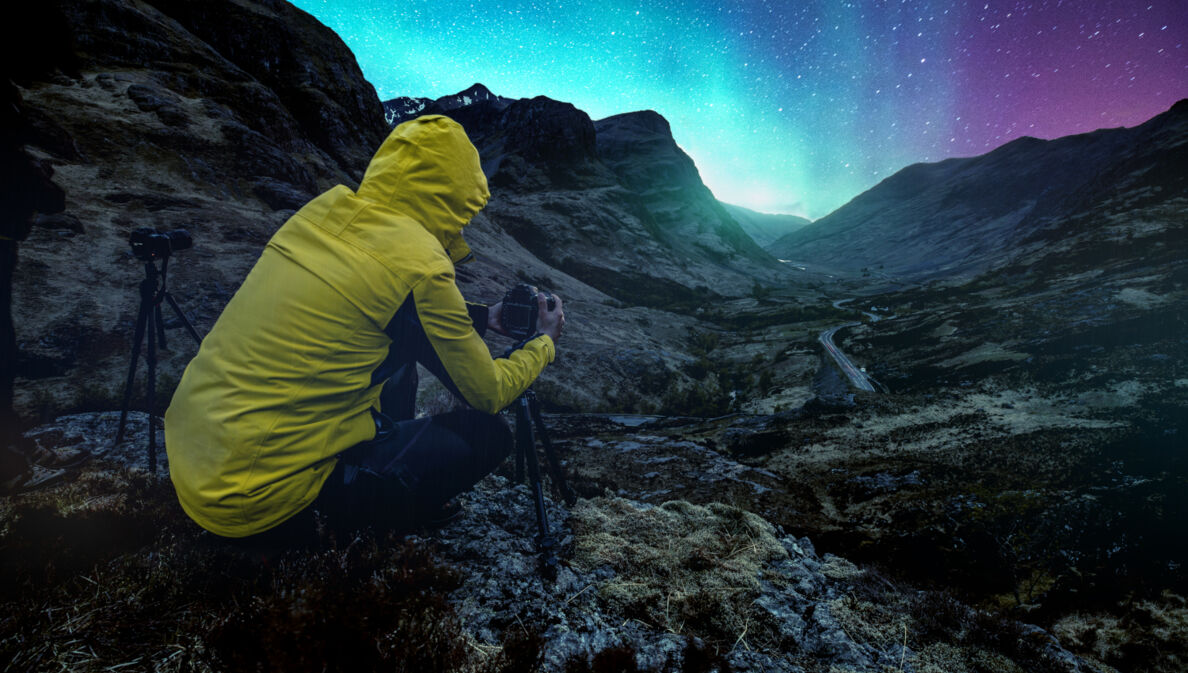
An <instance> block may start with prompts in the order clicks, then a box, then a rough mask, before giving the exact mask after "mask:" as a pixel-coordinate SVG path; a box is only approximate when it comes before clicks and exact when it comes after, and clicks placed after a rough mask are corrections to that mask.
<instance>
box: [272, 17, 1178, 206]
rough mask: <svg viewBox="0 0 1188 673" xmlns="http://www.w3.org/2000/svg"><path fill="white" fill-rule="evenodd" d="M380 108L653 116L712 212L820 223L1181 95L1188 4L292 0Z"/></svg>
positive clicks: (1120, 122) (1131, 118)
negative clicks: (870, 195)
mask: <svg viewBox="0 0 1188 673" xmlns="http://www.w3.org/2000/svg"><path fill="white" fill-rule="evenodd" d="M292 2H293V4H295V5H297V6H298V7H300V8H301V9H304V10H305V11H307V12H309V13H311V14H313V15H314V16H315V17H317V18H318V19H319V20H321V21H322V22H323V23H325V24H326V25H327V26H329V27H330V28H332V29H334V31H335V32H337V33H338V34H339V36H341V37H342V39H343V40H344V41H345V42H346V43H347V45H348V46H349V47H350V48H351V49H352V51H354V53H355V56H356V58H357V59H358V61H359V65H360V67H361V68H362V69H363V73H364V75H365V76H366V77H367V79H368V80H369V81H371V83H372V84H374V85H375V88H376V90H377V92H378V93H379V95H380V98H381V99H382V100H387V99H389V98H394V97H397V96H419V97H429V98H437V97H439V96H444V95H448V94H453V93H457V92H459V91H461V90H463V89H465V88H467V87H469V86H470V85H471V84H473V83H475V82H481V83H482V84H484V85H486V86H487V87H488V88H489V89H491V91H492V92H494V93H496V94H498V95H501V96H505V97H509V98H524V97H532V96H538V95H545V96H549V97H550V98H554V99H557V100H562V101H566V102H569V103H573V104H574V105H575V106H577V107H578V108H579V109H582V110H584V111H585V112H587V113H588V114H589V115H590V117H591V118H592V119H596V120H597V119H601V118H603V117H607V116H610V115H613V114H619V113H622V112H630V111H633V110H642V109H652V110H656V111H657V112H659V113H660V114H662V115H664V117H666V118H667V119H668V121H669V123H670V124H671V126H672V131H673V136H674V137H675V139H676V142H677V144H678V145H680V146H681V148H682V149H684V150H685V152H687V153H688V154H689V155H690V156H691V157H692V158H693V160H694V161H695V162H696V164H697V168H698V170H699V171H700V173H701V176H702V179H703V180H704V181H705V183H706V185H708V186H709V188H710V189H711V190H712V191H713V192H714V195H715V196H716V197H717V198H718V199H720V200H722V201H726V202H728V203H735V204H739V205H743V206H746V207H749V208H753V209H755V210H760V211H764V212H773V213H790V214H795V215H801V216H804V217H809V218H811V219H816V218H819V217H822V216H824V215H827V214H828V213H829V212H831V211H833V210H834V209H836V208H837V207H839V206H841V205H844V204H845V203H846V202H847V201H849V200H850V199H851V198H853V197H854V196H856V195H858V194H859V193H861V192H862V191H864V190H866V189H869V188H870V187H872V186H874V185H875V184H877V183H878V182H879V181H880V180H882V179H883V178H886V177H888V176H889V175H891V174H893V173H894V172H896V171H897V170H899V169H901V168H903V167H904V166H907V165H909V164H912V163H916V162H920V161H939V160H941V159H944V158H947V157H953V156H973V155H977V154H983V153H985V152H988V151H990V150H992V149H994V148H995V147H998V146H999V145H1002V144H1003V143H1005V142H1007V141H1010V140H1012V139H1014V138H1017V137H1019V136H1022V135H1030V136H1035V137H1039V138H1055V137H1058V136H1062V135H1068V134H1073V133H1082V132H1087V131H1092V130H1094V129H1098V128H1105V127H1117V126H1134V125H1136V124H1140V123H1142V122H1144V121H1146V120H1147V119H1149V118H1151V117H1153V116H1155V115H1156V114H1159V113H1160V112H1163V111H1165V110H1167V109H1168V108H1169V107H1171V105H1172V104H1173V103H1175V102H1176V101H1177V100H1179V99H1181V98H1186V97H1188V48H1185V46H1184V42H1185V41H1186V40H1188V0H1138V1H1130V2H1120V1H1112V0H1076V1H1073V0H1063V1H1059V0H1051V1H1047V2H1044V1H1040V2H1024V1H1019V0H1012V1H1003V0H991V1H986V0H979V1H971V2H958V3H953V2H940V1H933V0H918V1H907V0H905V1H903V2H899V1H894V0H861V1H857V2H838V1H829V0H797V1H792V0H785V1H783V2H770V1H758V0H743V1H741V2H729V1H722V2H709V1H708V0H651V1H644V0H634V1H631V2H627V1H624V0H538V1H535V2H533V1H530V0H470V1H465V2H457V1H454V0H432V1H428V0H400V1H399V2H396V1H395V0H292Z"/></svg>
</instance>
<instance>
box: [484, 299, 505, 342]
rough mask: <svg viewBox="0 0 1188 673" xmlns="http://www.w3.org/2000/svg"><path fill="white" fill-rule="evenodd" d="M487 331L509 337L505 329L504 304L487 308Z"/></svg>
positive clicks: (500, 303)
mask: <svg viewBox="0 0 1188 673" xmlns="http://www.w3.org/2000/svg"><path fill="white" fill-rule="evenodd" d="M487 329H489V330H494V331H495V333H496V334H502V335H503V336H508V334H507V330H505V329H503V302H499V303H497V304H492V305H491V306H488V307H487Z"/></svg>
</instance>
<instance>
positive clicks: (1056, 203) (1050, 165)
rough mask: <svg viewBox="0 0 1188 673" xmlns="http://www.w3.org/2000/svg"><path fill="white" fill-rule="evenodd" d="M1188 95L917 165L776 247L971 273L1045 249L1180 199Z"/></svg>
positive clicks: (932, 274)
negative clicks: (1096, 219)
mask: <svg viewBox="0 0 1188 673" xmlns="http://www.w3.org/2000/svg"><path fill="white" fill-rule="evenodd" d="M1186 136H1188V101H1181V102H1180V103H1177V104H1176V105H1175V106H1173V107H1172V108H1171V109H1170V110H1168V111H1167V112H1166V113H1164V114H1162V115H1159V116H1157V117H1155V118H1153V119H1151V120H1150V121H1148V122H1146V123H1145V124H1142V125H1140V126H1136V127H1134V128H1122V129H1103V130H1099V131H1094V132H1092V133H1086V134H1082V135H1075V136H1068V137H1064V138H1057V139H1055V140H1038V139H1036V138H1029V137H1024V138H1019V139H1018V140H1014V141H1012V142H1009V143H1007V144H1005V145H1003V146H1002V147H999V148H998V149H996V150H994V151H993V152H990V153H988V154H985V155H982V156H978V157H972V158H966V159H946V160H945V161H941V162H939V163H934V164H916V165H913V166H909V167H907V168H905V169H903V170H901V171H899V172H898V173H896V174H894V175H892V176H891V177H889V178H887V179H886V180H883V181H882V182H881V183H879V184H878V185H876V186H875V187H873V188H871V189H870V190H868V191H866V192H864V193H862V194H860V195H859V196H857V197H855V198H854V199H853V200H852V201H850V202H849V203H847V204H846V205H845V206H842V207H841V208H839V209H837V210H836V211H834V212H833V213H830V214H829V215H828V216H826V217H823V218H821V219H819V220H817V221H815V222H813V224H812V225H810V226H807V227H805V228H803V229H801V230H799V231H795V232H793V233H791V234H788V235H786V236H784V237H782V238H781V239H779V240H778V241H776V242H775V243H773V244H771V245H770V246H769V250H770V251H771V252H772V253H773V254H775V255H776V256H778V257H781V258H784V259H792V260H813V261H815V262H818V263H821V264H825V265H828V266H832V267H835V268H838V269H849V270H857V269H863V268H868V269H872V270H873V269H878V270H880V271H882V272H884V273H886V274H891V275H894V276H897V277H902V278H906V279H913V280H919V279H927V278H943V277H953V276H958V277H962V278H972V277H973V276H975V275H977V274H978V273H980V272H982V271H986V270H988V269H991V268H997V267H1001V266H1003V265H1005V264H1007V263H1008V262H1010V261H1012V260H1014V259H1016V258H1018V257H1019V255H1021V254H1028V253H1034V254H1041V255H1042V254H1044V252H1045V246H1046V245H1047V244H1048V243H1050V242H1051V241H1052V240H1054V239H1056V238H1059V237H1060V236H1062V235H1070V234H1077V235H1079V234H1081V233H1084V232H1083V231H1082V229H1081V228H1080V227H1073V228H1071V229H1070V228H1069V223H1070V222H1074V221H1076V220H1078V219H1084V218H1085V217H1086V216H1087V215H1089V214H1092V213H1095V212H1097V211H1099V210H1100V209H1101V208H1103V207H1105V206H1106V205H1107V204H1110V203H1112V204H1113V206H1112V207H1114V208H1118V207H1122V208H1128V207H1131V206H1133V205H1139V204H1143V205H1146V204H1151V203H1155V202H1160V201H1170V200H1174V199H1176V198H1177V197H1178V195H1180V194H1183V193H1184V189H1185V184H1188V177H1186V170H1185V168H1184V167H1185V166H1188V141H1186V140H1185V138H1186Z"/></svg>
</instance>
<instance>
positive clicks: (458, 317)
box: [413, 268, 556, 414]
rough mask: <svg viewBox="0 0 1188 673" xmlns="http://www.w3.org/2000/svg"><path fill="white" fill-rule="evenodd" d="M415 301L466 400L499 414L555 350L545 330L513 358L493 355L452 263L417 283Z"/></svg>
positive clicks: (431, 339)
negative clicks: (455, 275) (495, 357)
mask: <svg viewBox="0 0 1188 673" xmlns="http://www.w3.org/2000/svg"><path fill="white" fill-rule="evenodd" d="M413 302H414V305H415V307H416V310H417V318H418V319H419V320H420V322H421V326H422V328H423V329H424V330H425V335H426V336H427V337H428V338H429V343H430V345H432V346H433V350H434V352H435V353H437V357H438V358H439V359H440V360H441V363H442V365H443V366H444V367H445V370H446V373H447V374H448V375H449V377H450V379H451V380H452V381H453V382H454V385H455V386H457V388H458V392H460V393H462V397H463V398H465V399H466V402H467V403H468V404H470V406H472V407H474V408H475V409H478V410H480V411H485V412H487V413H489V414H494V413H497V412H498V411H499V410H500V409H503V408H504V407H506V406H507V405H509V404H511V403H512V402H513V401H515V399H516V398H517V397H519V396H520V394H521V393H523V392H524V390H526V389H527V388H528V386H530V385H531V384H532V382H533V381H535V380H536V377H537V376H539V375H540V373H541V371H543V370H544V368H545V365H547V364H549V363H550V362H552V361H553V358H554V357H555V356H556V350H555V349H554V346H553V340H552V338H551V337H549V336H548V335H541V336H539V337H537V338H535V339H532V340H531V341H529V342H528V343H527V344H525V345H524V347H523V348H521V349H519V350H517V351H515V352H514V353H512V355H511V357H510V358H506V359H505V358H500V359H495V360H493V359H492V358H491V353H490V351H488V350H487V344H485V343H484V342H483V340H482V338H481V337H480V336H479V334H478V332H477V331H475V327H474V323H473V322H472V320H471V315H470V313H469V312H468V310H467V305H466V302H465V301H463V299H462V293H461V292H459V291H458V286H457V285H456V284H455V282H454V272H453V269H452V268H451V269H444V270H442V271H440V272H438V273H433V274H430V275H429V276H427V277H425V278H424V279H423V280H422V281H421V282H420V283H418V284H417V285H416V286H414V287H413Z"/></svg>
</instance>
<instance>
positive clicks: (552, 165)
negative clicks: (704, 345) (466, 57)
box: [396, 84, 776, 307]
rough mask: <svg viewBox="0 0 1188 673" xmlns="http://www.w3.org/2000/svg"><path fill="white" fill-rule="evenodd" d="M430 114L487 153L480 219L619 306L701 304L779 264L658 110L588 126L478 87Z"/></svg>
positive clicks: (542, 101)
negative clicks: (444, 118)
mask: <svg viewBox="0 0 1188 673" xmlns="http://www.w3.org/2000/svg"><path fill="white" fill-rule="evenodd" d="M404 100H411V99H404ZM467 101H470V102H469V103H468V102H467ZM435 111H436V112H439V113H441V114H446V115H448V116H450V117H451V118H453V119H455V120H456V121H458V122H459V123H460V124H462V126H463V127H464V128H465V129H466V131H467V134H468V135H469V136H470V138H471V140H472V141H473V142H474V144H475V146H476V147H477V148H478V150H479V155H480V156H481V157H482V160H483V169H484V171H485V172H486V174H487V178H488V180H489V182H490V184H491V187H492V197H491V201H490V203H489V204H488V205H487V207H486V208H485V209H484V210H483V212H482V213H480V215H479V217H478V218H476V222H479V223H483V222H487V223H490V224H491V225H492V226H493V227H494V228H496V229H499V230H502V231H505V232H507V233H509V234H511V235H512V236H513V237H514V238H515V239H516V241H517V242H519V243H520V244H521V245H522V246H524V247H525V248H526V249H528V250H529V251H531V252H532V254H533V255H534V256H536V257H537V258H539V259H541V260H543V261H544V262H546V263H547V264H549V265H550V266H552V267H554V268H556V269H559V270H561V271H564V272H565V273H567V274H569V275H571V276H573V277H574V278H576V279H579V280H581V281H583V282H584V283H587V284H588V285H590V286H592V287H595V288H597V289H599V290H601V291H602V292H605V293H607V294H609V295H610V296H612V297H614V298H616V299H618V300H620V301H624V302H627V303H630V304H644V305H651V306H661V307H663V306H672V305H676V304H679V305H700V304H701V303H703V302H704V301H706V300H707V299H710V298H712V297H714V296H721V295H734V296H740V295H745V294H747V293H748V292H750V290H751V288H752V287H753V285H754V282H755V279H756V278H757V277H758V278H763V277H772V278H774V274H775V273H776V270H775V268H774V260H773V259H772V258H771V257H770V255H768V254H767V253H766V252H764V251H763V250H762V249H761V248H760V247H759V246H757V245H756V244H755V243H754V242H753V241H752V240H751V239H750V238H749V237H748V236H747V235H746V233H745V232H744V231H743V230H742V228H741V227H740V226H739V225H738V223H737V222H736V221H735V220H734V219H733V218H732V217H731V216H730V215H729V214H728V213H727V212H726V210H725V209H724V208H723V207H722V205H721V204H719V203H718V202H717V200H716V199H714V197H713V195H712V194H711V193H710V191H709V189H708V188H706V186H705V184H704V183H702V181H701V177H700V175H699V174H698V172H697V168H696V166H695V165H694V164H693V161H692V159H690V158H689V156H688V155H686V154H685V153H684V152H683V151H681V149H680V148H679V147H677V145H676V142H675V141H674V140H673V138H672V131H671V129H670V127H669V125H668V122H667V121H666V120H665V119H664V118H663V117H662V116H660V115H659V114H657V113H656V112H654V111H651V110H646V111H640V112H631V113H626V114H621V115H615V116H612V117H608V118H606V119H602V120H599V121H597V122H595V121H592V120H591V119H590V117H589V115H587V114H586V113H585V112H583V111H582V110H579V109H577V108H576V107H574V106H573V105H572V104H570V103H565V102H562V101H556V100H553V99H551V98H548V97H545V96H537V97H535V98H532V99H520V100H509V99H507V98H503V97H500V96H496V95H494V94H491V93H490V92H489V91H488V90H487V89H486V88H485V87H483V86H482V85H480V84H476V85H474V86H472V87H471V88H469V89H467V90H466V91H462V92H460V93H458V94H455V95H453V96H447V97H444V98H441V99H438V100H437V101H434V103H432V104H431V105H428V106H426V107H425V108H424V109H422V110H421V111H419V112H418V113H417V114H427V113H431V112H435ZM396 121H397V122H398V121H399V118H397V120H396ZM479 228H481V226H480V227H479Z"/></svg>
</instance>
